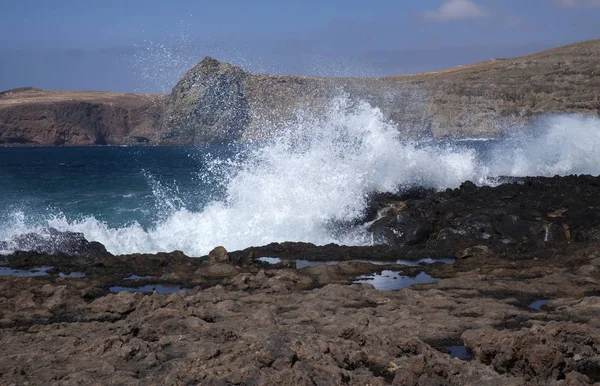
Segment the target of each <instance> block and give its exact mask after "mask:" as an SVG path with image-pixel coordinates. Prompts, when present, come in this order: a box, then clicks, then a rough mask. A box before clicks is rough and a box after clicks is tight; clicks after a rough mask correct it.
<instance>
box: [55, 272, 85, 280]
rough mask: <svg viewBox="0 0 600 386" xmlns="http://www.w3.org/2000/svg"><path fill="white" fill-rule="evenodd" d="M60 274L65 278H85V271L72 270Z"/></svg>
mask: <svg viewBox="0 0 600 386" xmlns="http://www.w3.org/2000/svg"><path fill="white" fill-rule="evenodd" d="M58 276H60V277H61V278H63V279H85V273H83V272H71V273H69V274H66V273H62V272H61V273H59V274H58Z"/></svg>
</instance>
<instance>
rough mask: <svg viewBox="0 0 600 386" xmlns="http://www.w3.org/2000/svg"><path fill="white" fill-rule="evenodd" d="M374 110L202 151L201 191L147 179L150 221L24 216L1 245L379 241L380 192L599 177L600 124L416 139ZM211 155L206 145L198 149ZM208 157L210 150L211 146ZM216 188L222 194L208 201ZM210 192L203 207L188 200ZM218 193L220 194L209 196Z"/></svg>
mask: <svg viewBox="0 0 600 386" xmlns="http://www.w3.org/2000/svg"><path fill="white" fill-rule="evenodd" d="M401 133H402V128H398V127H395V126H393V125H391V124H390V123H388V122H387V121H386V120H385V119H384V117H383V115H382V113H381V112H380V111H379V110H378V109H377V108H373V107H371V106H370V105H369V104H367V103H364V102H360V101H358V102H357V101H350V100H349V99H347V98H343V97H341V98H338V99H335V100H334V101H332V102H331V103H330V104H329V105H328V106H327V108H326V114H323V115H322V116H319V117H314V116H310V115H306V114H303V113H302V112H300V113H299V117H298V119H296V120H294V123H293V124H290V125H288V126H287V127H285V128H283V129H282V130H280V132H279V133H278V135H276V136H274V137H272V138H270V139H269V140H268V141H265V142H264V143H262V144H259V145H258V146H250V147H246V148H242V149H239V150H241V151H240V152H238V155H237V156H234V157H231V158H220V157H216V156H215V157H212V156H211V155H209V154H204V155H200V156H199V157H200V158H202V161H203V162H202V164H203V167H202V169H201V170H199V171H198V182H199V185H198V186H200V182H201V183H202V184H201V185H202V188H200V187H199V188H198V190H197V191H193V190H192V191H185V192H184V191H182V190H181V189H179V187H178V185H177V181H170V180H168V179H167V178H165V176H160V175H154V174H151V173H148V172H146V174H145V176H146V181H147V183H148V185H149V186H150V187H151V190H152V192H153V194H154V197H155V200H156V201H157V205H156V208H155V213H154V215H155V218H156V220H154V221H153V222H152V223H151V225H149V226H148V225H141V224H142V222H141V221H140V222H137V221H132V222H130V223H128V224H126V225H124V226H112V225H110V224H109V223H107V222H105V221H102V220H100V219H99V218H98V217H97V216H94V215H84V216H77V217H73V216H67V215H64V214H62V213H60V212H58V213H56V212H54V214H53V215H51V216H47V217H46V218H44V220H43V221H41V220H39V218H35V219H34V218H33V217H31V215H30V213H34V212H35V208H34V209H32V210H31V211H29V210H26V209H23V210H21V212H15V216H13V217H14V218H13V220H11V221H13V222H12V223H11V222H7V223H6V224H5V225H3V226H2V229H1V230H0V232H1V233H0V239H4V240H7V239H10V238H11V237H12V236H14V235H17V234H21V233H25V232H28V231H39V230H40V229H41V228H43V227H54V228H56V229H58V230H63V231H64V230H70V231H76V232H83V233H84V234H85V236H86V238H87V239H89V240H93V241H99V242H101V243H103V244H104V245H105V246H106V248H107V249H108V250H109V251H110V252H112V253H115V254H121V253H134V252H157V251H171V250H175V249H178V250H182V251H184V252H185V253H186V254H189V255H192V256H198V255H203V254H206V253H207V252H208V251H209V250H210V249H212V248H213V247H215V246H217V245H223V246H225V247H226V248H227V249H230V250H231V249H240V248H245V247H248V246H251V245H263V244H267V243H270V242H277V241H279V242H281V241H307V242H313V243H316V244H325V243H330V242H335V243H342V244H350V245H352V244H354V245H356V244H368V243H370V238H369V237H368V235H367V234H366V232H365V231H364V230H363V229H362V228H360V227H358V228H356V227H355V228H352V227H349V228H344V231H343V232H340V229H339V228H338V227H337V225H338V224H351V223H353V221H354V220H356V219H357V218H360V217H361V216H362V214H363V211H364V210H365V206H366V205H367V197H368V195H369V194H370V193H372V192H390V191H397V190H398V189H402V188H406V187H411V186H423V187H431V188H435V189H445V188H448V187H450V188H453V187H457V186H458V185H460V183H462V182H463V181H465V180H471V181H474V182H475V183H477V184H490V183H494V181H495V179H494V178H493V177H496V176H501V175H505V176H526V175H545V176H552V175H555V174H580V173H590V174H598V173H600V151H599V150H600V121H598V120H597V119H595V118H586V117H580V116H554V117H546V118H542V119H540V120H537V121H535V122H534V123H532V124H531V125H529V126H528V127H526V128H524V129H523V130H521V131H519V132H518V133H512V134H510V135H507V136H506V137H505V138H501V139H495V140H490V141H487V142H484V141H478V142H472V141H448V140H429V141H420V142H416V141H406V140H403V139H402V135H401ZM199 149H202V148H199ZM199 153H202V151H201V150H200V151H199ZM207 187H208V188H210V189H214V191H213V192H211V193H210V194H207ZM194 194H196V195H198V196H201V198H202V200H204V201H203V204H202V206H201V207H200V208H193V207H190V206H189V205H186V202H189V200H187V199H184V197H182V196H183V195H194ZM208 196H210V197H211V199H209V200H206V197H208Z"/></svg>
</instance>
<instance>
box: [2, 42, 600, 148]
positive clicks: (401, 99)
mask: <svg viewBox="0 0 600 386" xmlns="http://www.w3.org/2000/svg"><path fill="white" fill-rule="evenodd" d="M340 95H345V96H346V97H348V98H349V99H351V100H364V101H366V102H369V103H370V104H371V105H373V106H375V107H378V108H379V109H380V110H381V112H382V114H383V116H384V117H385V118H386V119H387V120H389V121H391V122H393V123H395V124H396V125H397V127H398V129H399V131H400V132H401V133H402V134H403V135H405V136H407V137H419V136H424V135H426V136H430V135H433V136H437V137H440V136H459V137H465V136H491V135H494V134H497V133H498V132H499V131H501V130H504V129H508V128H516V127H519V125H520V124H523V123H525V122H527V121H528V120H530V119H533V118H535V117H536V116H538V115H540V114H549V113H582V114H594V115H595V114H598V110H599V108H600V101H599V95H600V40H594V41H588V42H583V43H578V44H572V45H569V46H564V47H559V48H555V49H552V50H548V51H544V52H541V53H537V54H532V55H528V56H523V57H519V58H514V59H497V60H490V61H487V62H482V63H476V64H472V65H468V66H461V67H457V68H452V69H448V70H443V71H436V72H431V73H423V74H414V75H406V76H396V77H385V78H316V77H301V76H287V75H263V74H251V73H249V72H246V71H244V70H243V69H241V68H239V67H236V66H233V65H231V64H227V63H222V62H219V61H217V60H215V59H212V58H205V59H204V60H202V61H201V62H200V63H199V64H198V65H196V66H195V67H194V68H192V69H191V70H190V71H188V72H187V73H186V74H185V75H184V77H183V78H182V79H181V80H180V81H179V82H178V83H177V85H176V86H175V87H174V88H173V90H172V92H171V93H170V94H169V95H166V96H161V95H134V94H117V93H88V92H63V91H41V90H35V89H20V90H12V91H8V92H4V93H0V144H2V143H4V144H25V145H95V144H96V145H98V144H139V143H145V144H157V145H192V144H202V143H228V142H244V141H248V140H255V139H260V138H263V137H265V136H267V137H268V136H270V135H271V134H273V132H276V131H277V130H279V129H280V128H281V126H282V125H285V124H286V123H289V122H293V120H294V119H296V116H297V113H298V112H299V111H303V112H305V113H307V114H308V115H309V116H320V115H322V114H323V113H324V109H326V106H327V105H328V102H329V101H331V100H332V99H333V98H335V97H336V96H340Z"/></svg>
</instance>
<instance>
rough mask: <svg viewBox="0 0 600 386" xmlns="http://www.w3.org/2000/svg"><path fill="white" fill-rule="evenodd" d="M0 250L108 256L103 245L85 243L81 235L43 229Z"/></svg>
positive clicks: (25, 235) (18, 238)
mask: <svg viewBox="0 0 600 386" xmlns="http://www.w3.org/2000/svg"><path fill="white" fill-rule="evenodd" d="M0 249H7V250H14V251H34V252H38V253H45V254H50V255H55V254H58V253H62V254H65V255H68V256H83V257H90V258H91V257H102V256H110V253H108V251H107V250H106V248H105V247H104V245H102V244H100V243H98V242H95V241H92V242H90V241H87V240H86V239H85V237H84V236H83V233H75V232H68V231H67V232H60V231H58V230H56V229H54V228H44V229H42V230H41V231H40V232H37V233H27V234H23V235H20V236H16V237H14V238H13V239H12V240H10V241H8V242H5V243H4V245H0Z"/></svg>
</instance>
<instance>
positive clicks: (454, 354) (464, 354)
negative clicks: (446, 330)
mask: <svg viewBox="0 0 600 386" xmlns="http://www.w3.org/2000/svg"><path fill="white" fill-rule="evenodd" d="M444 348H445V349H446V350H448V351H449V352H450V358H458V359H461V360H463V361H472V360H473V358H474V356H473V353H472V352H471V351H469V350H467V348H466V347H465V346H447V347H444Z"/></svg>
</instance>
